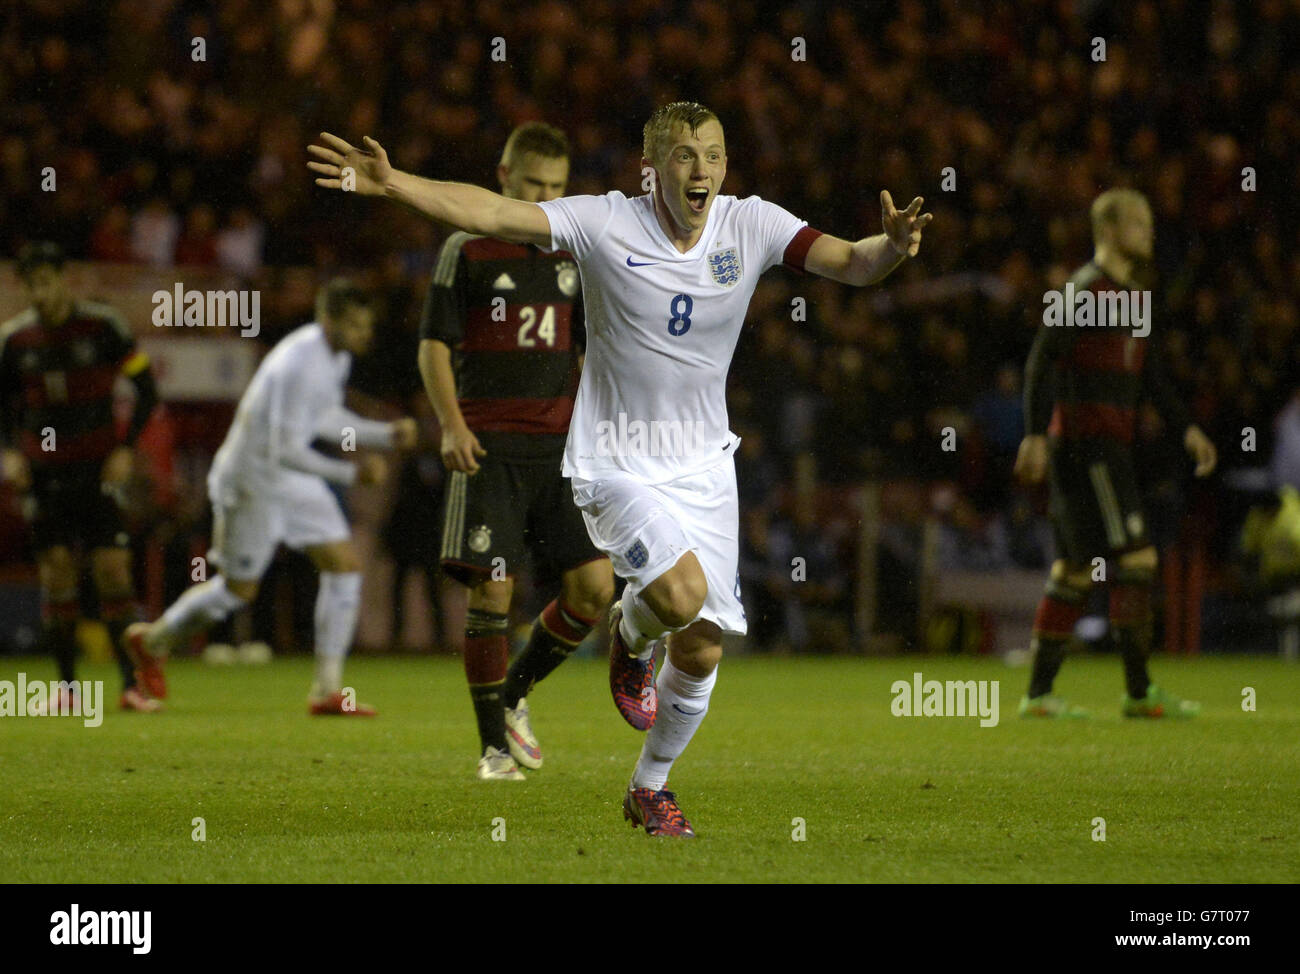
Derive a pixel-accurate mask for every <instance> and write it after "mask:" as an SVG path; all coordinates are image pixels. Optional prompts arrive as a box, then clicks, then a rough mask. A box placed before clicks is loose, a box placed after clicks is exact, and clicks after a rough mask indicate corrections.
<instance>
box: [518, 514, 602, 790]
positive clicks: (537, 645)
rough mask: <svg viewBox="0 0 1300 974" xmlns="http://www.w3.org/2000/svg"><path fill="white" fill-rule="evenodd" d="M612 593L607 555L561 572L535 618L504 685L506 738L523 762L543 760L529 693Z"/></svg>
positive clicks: (597, 615)
mask: <svg viewBox="0 0 1300 974" xmlns="http://www.w3.org/2000/svg"><path fill="white" fill-rule="evenodd" d="M583 539H584V540H586V535H585V532H584V535H583ZM613 595H614V570H613V569H612V568H611V567H610V564H609V559H608V558H606V557H605V556H604V555H599V556H597V557H596V558H594V559H592V560H591V561H589V562H586V563H585V564H582V565H579V566H577V567H576V568H571V569H569V570H568V571H567V572H565V573H564V574H563V575H562V576H561V586H560V595H559V597H558V598H556V599H552V600H551V602H550V604H549V605H547V606H546V608H544V609H543V610H542V611H541V613H539V614H538V616H537V618H536V619H534V620H533V628H532V632H531V633H530V634H529V636H528V644H527V645H526V646H525V647H524V649H523V652H521V653H520V654H519V655H518V656H517V657H515V660H514V662H513V663H511V664H510V670H509V672H508V673H507V674H506V683H505V687H504V689H503V692H504V699H505V716H506V737H507V740H506V743H507V744H509V745H510V753H511V754H512V755H513V756H514V759H515V760H516V761H518V762H519V763H520V764H522V765H523V766H524V767H526V768H533V769H537V768H540V767H541V766H542V749H541V744H540V743H539V742H538V740H537V735H536V734H535V733H534V732H533V726H532V715H531V712H530V708H529V704H528V699H527V698H528V696H529V695H530V694H531V693H532V692H533V687H534V686H536V685H537V684H538V683H540V682H541V681H542V680H544V679H546V677H547V676H549V675H550V674H551V673H552V672H554V671H555V669H556V667H558V666H559V665H560V664H561V663H563V662H564V661H565V660H566V659H568V658H569V656H570V655H572V653H573V651H574V650H575V649H577V648H578V645H579V644H580V643H581V642H582V641H583V640H584V639H585V638H586V637H587V634H588V633H589V632H591V629H592V627H593V626H594V625H595V624H596V621H597V620H598V619H599V618H600V616H601V614H602V613H603V612H604V611H605V607H606V606H607V605H609V600H610V599H611V598H612V597H613Z"/></svg>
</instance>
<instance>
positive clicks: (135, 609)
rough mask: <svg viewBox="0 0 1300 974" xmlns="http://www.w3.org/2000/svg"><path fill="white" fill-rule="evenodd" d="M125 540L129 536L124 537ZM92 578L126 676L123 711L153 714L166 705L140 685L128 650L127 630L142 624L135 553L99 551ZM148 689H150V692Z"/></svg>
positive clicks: (92, 557)
mask: <svg viewBox="0 0 1300 974" xmlns="http://www.w3.org/2000/svg"><path fill="white" fill-rule="evenodd" d="M123 540H125V536H123ZM90 574H91V578H92V579H93V580H94V583H95V591H96V592H97V593H98V595H99V615H100V619H101V620H102V621H103V623H104V626H105V628H107V629H108V638H109V641H110V643H111V644H112V646H113V655H114V656H115V657H116V658H117V665H118V669H119V670H121V673H122V701H121V705H122V709H123V710H136V711H140V712H143V713H152V712H154V711H158V710H161V709H162V704H160V703H159V702H158V701H157V700H155V699H153V698H152V697H151V696H150V695H149V694H148V693H146V692H144V691H143V690H142V689H141V688H140V687H139V686H138V685H137V683H138V682H142V680H141V674H140V673H137V672H136V667H135V662H134V661H133V660H132V659H131V656H130V654H129V653H127V651H126V649H125V646H124V639H123V637H124V636H125V634H126V630H127V627H128V626H130V625H131V624H132V623H135V622H139V621H140V607H139V606H138V605H137V604H136V601H135V584H134V582H133V581H132V578H131V551H130V549H129V548H127V547H124V546H113V547H99V548H95V549H94V550H92V551H91V553H90ZM146 689H147V688H146Z"/></svg>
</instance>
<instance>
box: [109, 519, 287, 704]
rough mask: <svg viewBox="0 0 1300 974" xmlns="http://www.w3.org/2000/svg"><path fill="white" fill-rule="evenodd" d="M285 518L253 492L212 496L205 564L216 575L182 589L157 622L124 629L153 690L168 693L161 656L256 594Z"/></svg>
mask: <svg viewBox="0 0 1300 974" xmlns="http://www.w3.org/2000/svg"><path fill="white" fill-rule="evenodd" d="M281 522H282V517H281V515H280V512H279V511H278V509H277V507H276V506H275V505H273V504H272V503H270V502H269V501H268V500H265V499H261V498H259V497H256V496H250V495H240V496H238V497H229V498H223V499H218V498H215V497H214V499H213V504H212V549H211V551H210V552H209V553H208V558H207V564H208V565H210V566H212V567H214V568H216V569H218V573H217V574H215V575H213V576H212V577H210V578H207V579H205V580H204V581H201V582H199V583H198V584H197V585H193V586H191V587H190V588H188V589H186V590H185V591H184V592H182V593H181V595H180V597H179V598H178V599H177V600H176V601H175V602H173V603H172V604H171V605H170V606H168V608H167V610H166V611H165V612H163V614H162V615H161V616H160V617H159V618H158V619H157V620H156V621H155V622H152V623H136V624H133V625H130V626H128V627H127V629H126V635H125V638H124V642H125V643H126V648H127V650H128V651H129V652H130V653H131V655H132V658H133V659H134V660H135V661H136V666H137V667H138V668H139V669H140V673H141V676H142V677H143V679H144V682H145V685H146V687H148V688H149V692H150V693H153V694H154V695H155V696H159V695H160V693H159V690H161V691H162V693H165V692H166V684H165V683H164V682H163V679H162V660H163V659H164V658H165V657H166V656H167V655H168V654H170V653H171V652H172V650H173V649H174V648H175V647H177V646H180V645H183V644H184V643H185V642H187V641H188V640H189V639H191V638H192V637H193V636H195V635H197V634H198V633H200V632H203V631H206V630H207V629H208V628H210V627H211V626H213V625H215V624H217V623H218V622H221V621H222V620H223V619H226V618H229V617H230V616H231V615H232V614H234V613H235V612H237V611H239V610H240V609H242V608H244V607H245V606H246V605H250V604H251V603H252V602H253V600H254V599H256V598H257V589H258V583H259V581H260V580H261V577H262V574H263V573H264V572H265V571H266V566H267V565H269V564H270V562H271V557H272V556H273V555H274V554H275V548H276V545H278V544H279V541H280V536H281V534H282V526H281ZM158 684H161V686H158Z"/></svg>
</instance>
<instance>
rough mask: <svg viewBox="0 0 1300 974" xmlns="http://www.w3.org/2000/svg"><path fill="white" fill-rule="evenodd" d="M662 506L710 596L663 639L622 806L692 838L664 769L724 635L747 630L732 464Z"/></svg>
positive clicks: (694, 480) (690, 733)
mask: <svg viewBox="0 0 1300 974" xmlns="http://www.w3.org/2000/svg"><path fill="white" fill-rule="evenodd" d="M665 494H666V495H667V503H668V504H669V506H670V509H671V510H672V513H673V520H674V523H676V524H679V525H680V526H681V527H682V529H683V530H684V531H685V532H686V533H687V535H688V537H689V538H690V540H691V542H692V544H693V545H694V556H695V559H696V563H697V564H698V565H699V566H700V570H701V571H702V572H703V574H704V578H705V585H706V587H707V593H706V595H705V598H704V600H703V603H702V604H701V606H700V609H699V617H698V618H697V619H696V620H695V621H693V622H692V623H691V624H690V625H689V626H687V627H685V628H684V629H681V630H679V631H676V632H673V633H672V634H671V635H669V636H668V638H667V650H666V652H665V654H664V664H663V667H662V669H661V670H660V673H659V680H658V685H657V691H658V693H657V696H658V713H657V719H656V720H655V722H654V725H653V726H652V727H651V728H650V730H649V732H648V733H647V734H646V739H645V742H644V744H643V746H642V749H641V755H640V758H639V759H638V761H637V765H636V769H635V771H634V772H633V775H632V781H631V783H630V786H629V788H628V792H627V795H626V796H625V798H624V802H623V811H624V814H625V815H626V816H627V817H628V818H629V819H631V821H632V822H633V824H634V825H641V826H642V827H644V828H645V830H646V832H647V833H648V834H650V835H663V836H671V835H681V836H691V835H694V834H695V833H694V830H693V829H692V828H691V826H690V823H689V822H687V821H686V817H685V816H684V815H683V814H682V810H681V808H679V807H678V805H677V798H676V796H675V795H674V794H673V793H672V792H670V791H668V790H667V785H668V772H669V770H670V769H671V768H672V766H673V762H674V761H676V760H677V758H679V757H680V756H681V755H682V753H683V751H685V749H686V746H687V745H688V744H689V743H690V741H691V738H692V737H694V735H695V732H696V731H697V730H698V729H699V727H700V724H701V723H702V722H703V721H704V717H705V715H706V714H707V713H708V709H709V698H710V696H711V694H712V692H713V686H714V683H715V681H716V679H717V667H718V663H719V661H720V660H721V659H722V637H723V635H724V634H725V633H732V634H735V635H741V636H743V635H744V634H745V632H746V630H747V628H748V627H747V624H746V621H745V610H744V607H743V605H742V604H741V601H740V574H739V571H738V569H739V561H740V516H739V515H740V511H739V501H738V498H737V492H736V474H735V466H734V464H733V463H731V462H730V461H728V462H726V463H723V464H719V465H718V466H717V467H715V468H713V469H711V470H707V471H705V472H703V473H700V474H696V475H694V476H692V477H689V478H682V480H679V481H675V482H674V483H673V484H671V485H668V486H667V488H666V489H665Z"/></svg>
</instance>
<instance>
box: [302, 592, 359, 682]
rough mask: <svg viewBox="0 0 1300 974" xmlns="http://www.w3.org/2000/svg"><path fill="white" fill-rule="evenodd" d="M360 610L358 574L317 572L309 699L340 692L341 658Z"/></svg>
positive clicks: (341, 679)
mask: <svg viewBox="0 0 1300 974" xmlns="http://www.w3.org/2000/svg"><path fill="white" fill-rule="evenodd" d="M360 608H361V573H360V572H321V574H320V589H319V591H317V593H316V682H315V684H314V685H313V686H312V696H313V697H324V696H329V695H330V694H332V693H338V692H339V691H340V690H341V689H343V659H344V657H346V656H347V654H348V647H349V646H351V645H352V637H353V635H355V633H356V630H357V615H358V613H359V612H360Z"/></svg>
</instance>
